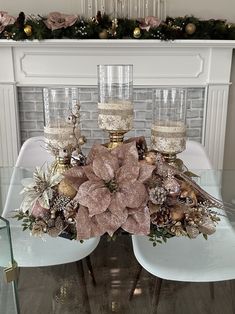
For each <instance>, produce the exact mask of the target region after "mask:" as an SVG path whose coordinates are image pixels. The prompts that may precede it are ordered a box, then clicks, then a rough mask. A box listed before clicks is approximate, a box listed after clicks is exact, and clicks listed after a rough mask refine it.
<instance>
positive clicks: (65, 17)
mask: <svg viewBox="0 0 235 314" xmlns="http://www.w3.org/2000/svg"><path fill="white" fill-rule="evenodd" d="M77 19H78V16H77V15H69V14H62V13H59V12H51V13H49V14H48V16H47V20H46V21H45V24H46V26H47V27H48V28H49V29H51V30H52V31H54V30H56V29H60V28H67V27H69V26H72V25H73V24H74V23H75V22H76V21H77Z"/></svg>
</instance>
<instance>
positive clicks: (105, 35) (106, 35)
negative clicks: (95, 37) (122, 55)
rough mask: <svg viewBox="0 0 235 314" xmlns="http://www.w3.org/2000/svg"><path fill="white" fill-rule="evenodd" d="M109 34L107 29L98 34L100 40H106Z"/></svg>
mask: <svg viewBox="0 0 235 314" xmlns="http://www.w3.org/2000/svg"><path fill="white" fill-rule="evenodd" d="M108 37H109V34H108V31H107V29H103V30H102V31H101V32H100V33H99V38H100V39H108Z"/></svg>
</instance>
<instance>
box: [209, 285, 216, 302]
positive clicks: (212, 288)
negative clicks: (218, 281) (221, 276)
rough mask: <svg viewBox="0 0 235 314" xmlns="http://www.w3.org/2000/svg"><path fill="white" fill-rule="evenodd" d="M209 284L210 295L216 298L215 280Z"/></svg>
mask: <svg viewBox="0 0 235 314" xmlns="http://www.w3.org/2000/svg"><path fill="white" fill-rule="evenodd" d="M209 286H210V296H211V299H212V300H214V299H215V285H214V282H209Z"/></svg>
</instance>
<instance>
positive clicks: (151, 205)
mask: <svg viewBox="0 0 235 314" xmlns="http://www.w3.org/2000/svg"><path fill="white" fill-rule="evenodd" d="M22 193H23V196H24V199H23V202H22V204H21V208H20V210H19V212H18V213H17V214H16V217H17V218H18V219H19V220H23V224H22V225H23V229H24V230H25V229H28V228H29V229H30V230H31V233H32V234H33V235H39V236H42V235H43V234H45V233H47V234H49V235H50V236H54V237H57V236H64V237H68V238H70V239H77V240H85V239H88V238H91V237H96V236H101V235H103V234H108V235H109V236H110V237H114V236H115V235H117V234H118V233H120V232H125V233H128V234H138V235H148V236H149V238H150V240H151V241H153V245H154V246H155V245H156V243H157V242H162V240H163V241H166V239H167V238H171V237H174V236H186V237H189V238H196V237H197V236H198V235H199V234H202V235H203V236H204V237H205V238H207V236H208V235H211V234H213V233H214V232H215V231H216V223H217V222H218V221H219V217H218V214H217V213H216V212H215V211H214V210H213V208H214V207H217V208H222V207H223V204H222V203H221V202H220V201H218V200H216V199H215V198H213V197H212V196H210V195H209V194H207V193H206V192H205V191H203V190H202V189H201V188H200V187H199V186H198V185H197V184H196V183H195V182H194V181H193V180H192V179H191V178H190V177H189V176H188V173H187V172H182V171H179V170H177V169H175V168H173V167H172V166H170V165H169V164H167V163H166V162H165V160H164V157H163V155H161V154H160V153H157V152H155V151H148V150H147V146H146V143H145V139H144V138H143V137H140V138H134V139H129V140H128V141H126V142H124V143H123V144H122V145H120V146H118V147H116V148H114V149H112V150H109V149H108V148H107V147H106V146H103V145H94V146H93V147H92V149H91V150H90V152H89V154H88V156H87V158H86V163H85V165H79V164H77V165H75V166H73V167H72V168H71V169H69V170H67V171H66V172H65V173H64V174H63V175H61V174H56V175H55V174H53V172H52V170H51V169H50V168H48V170H46V171H43V170H42V169H36V171H35V172H34V180H33V182H32V183H31V184H30V185H28V186H26V187H24V189H23V191H22Z"/></svg>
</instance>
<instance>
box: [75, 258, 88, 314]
mask: <svg viewBox="0 0 235 314" xmlns="http://www.w3.org/2000/svg"><path fill="white" fill-rule="evenodd" d="M76 265H77V269H78V273H79V274H80V278H81V285H82V289H80V291H82V293H83V300H84V303H85V304H84V305H85V306H84V308H85V311H84V314H91V306H90V302H89V296H88V292H87V285H86V280H85V274H84V269H83V264H82V260H80V261H77V262H76Z"/></svg>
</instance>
